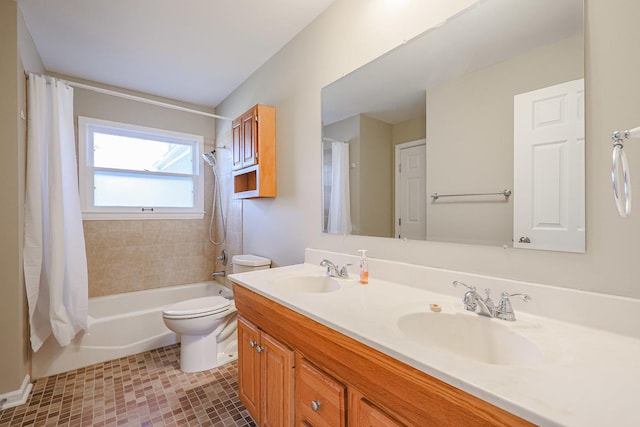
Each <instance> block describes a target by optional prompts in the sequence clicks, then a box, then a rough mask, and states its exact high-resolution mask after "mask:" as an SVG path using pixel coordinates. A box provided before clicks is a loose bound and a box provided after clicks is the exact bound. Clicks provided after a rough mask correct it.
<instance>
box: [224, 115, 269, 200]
mask: <svg viewBox="0 0 640 427" xmlns="http://www.w3.org/2000/svg"><path fill="white" fill-rule="evenodd" d="M231 128H232V140H233V143H232V169H233V173H232V174H233V194H234V197H235V198H236V199H249V198H256V197H275V196H276V113H275V109H274V108H273V107H268V106H266V105H261V104H258V105H256V106H254V107H253V108H251V109H250V110H248V111H246V112H245V113H244V114H242V115H241V116H240V117H238V118H237V119H235V120H234V121H233V123H232V125H231Z"/></svg>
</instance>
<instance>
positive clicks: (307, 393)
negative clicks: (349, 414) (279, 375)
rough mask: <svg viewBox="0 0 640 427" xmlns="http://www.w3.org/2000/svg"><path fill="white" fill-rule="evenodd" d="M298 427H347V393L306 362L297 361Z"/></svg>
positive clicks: (301, 359)
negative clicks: (345, 426)
mask: <svg viewBox="0 0 640 427" xmlns="http://www.w3.org/2000/svg"><path fill="white" fill-rule="evenodd" d="M296 359H297V361H296V379H295V381H296V387H295V388H296V403H295V405H296V425H297V426H313V427H323V426H326V427H339V426H340V427H344V425H345V422H346V411H345V406H346V390H345V387H344V385H342V384H340V383H339V382H337V381H336V380H334V379H333V378H331V377H330V376H329V375H327V374H326V373H324V372H322V371H321V370H319V369H318V368H316V367H315V366H313V365H312V364H311V363H309V362H308V361H307V360H306V359H303V358H302V357H296Z"/></svg>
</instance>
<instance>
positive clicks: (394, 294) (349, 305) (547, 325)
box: [230, 264, 640, 426]
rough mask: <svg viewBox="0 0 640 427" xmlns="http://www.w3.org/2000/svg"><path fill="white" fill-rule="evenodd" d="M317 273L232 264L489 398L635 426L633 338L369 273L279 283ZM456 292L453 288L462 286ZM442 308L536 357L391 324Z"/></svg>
mask: <svg viewBox="0 0 640 427" xmlns="http://www.w3.org/2000/svg"><path fill="white" fill-rule="evenodd" d="M292 275H294V276H295V275H301V276H323V275H324V269H323V268H321V267H319V266H317V265H311V264H299V265H294V266H288V267H280V268H274V269H270V270H260V271H255V272H249V273H240V274H234V275H232V276H230V279H231V280H232V281H234V282H237V283H240V284H242V285H244V286H246V287H247V288H249V289H251V290H253V291H255V292H257V293H259V294H261V295H263V296H265V297H267V298H270V299H272V300H274V301H276V302H279V303H280V304H282V305H284V306H286V307H288V308H290V309H292V310H294V311H296V312H298V313H300V314H303V315H306V316H308V317H310V318H312V319H314V320H316V321H318V322H319V323H322V324H324V325H326V326H328V327H330V328H332V329H335V330H336V331H339V332H341V333H343V334H345V335H347V336H349V337H351V338H354V339H356V340H358V341H360V342H362V343H364V344H367V345H369V346H371V347H373V348H375V349H377V350H379V351H381V352H383V353H385V354H387V355H389V356H391V357H394V358H396V359H398V360H401V361H403V362H405V363H406V364H408V365H411V366H413V367H415V368H417V369H419V370H421V371H423V372H425V373H426V374H429V375H431V376H434V377H436V378H438V379H440V380H442V381H444V382H446V383H449V384H451V385H453V386H455V387H457V388H459V389H461V390H464V391H466V392H468V393H470V394H472V395H474V396H477V397H479V398H481V399H483V400H485V401H487V402H489V403H492V404H494V405H496V406H498V407H500V408H503V409H505V410H506V411H509V412H511V413H514V414H516V415H518V416H520V417H522V418H524V419H527V420H529V421H530V422H533V423H535V424H539V425H544V426H555V425H558V426H560V425H562V426H565V425H566V426H603V425H616V426H632V425H640V416H638V415H637V409H636V406H635V405H637V404H638V402H637V400H638V397H640V340H638V339H636V338H633V337H628V336H625V335H619V334H615V333H611V332H606V331H604V330H600V329H595V328H590V327H584V326H580V325H576V324H572V323H568V322H562V321H558V320H553V319H550V318H546V317H540V316H535V315H531V314H527V313H523V312H519V311H518V309H517V308H516V310H515V311H516V317H517V320H516V321H515V322H506V321H503V320H499V319H488V318H482V317H480V316H478V315H476V314H473V313H469V312H466V311H464V309H463V306H462V302H461V299H460V298H459V297H454V296H451V295H445V294H441V293H436V292H433V291H430V290H426V289H421V288H416V287H414V286H406V285H402V284H398V283H393V282H390V281H385V280H377V279H376V278H370V280H369V284H368V285H360V284H359V283H358V282H357V280H353V279H350V280H344V279H338V282H339V283H340V284H341V288H340V289H339V290H338V291H335V292H327V293H304V292H291V291H284V290H278V289H277V288H275V287H274V286H273V285H272V283H274V282H277V280H278V278H279V277H283V276H292ZM463 293H464V291H463V290H462V289H461V290H460V295H462V294H463ZM433 303H436V304H439V305H440V306H441V307H442V313H458V314H460V315H468V316H473V317H477V320H478V321H489V322H500V324H501V325H505V326H506V327H508V328H509V329H511V330H513V331H514V332H517V333H518V334H520V335H522V336H525V337H527V338H529V339H530V340H531V341H534V342H535V343H536V344H537V345H538V346H539V347H540V348H541V349H542V351H543V353H544V359H543V361H542V362H540V363H538V364H534V365H526V364H525V365H522V366H510V365H494V364H489V363H483V362H479V361H475V360H473V359H469V358H466V357H464V356H460V355H455V354H452V353H449V352H445V351H442V350H437V349H434V348H431V347H428V346H426V345H424V344H420V343H417V342H415V341H413V340H412V339H411V338H409V337H408V336H406V335H405V334H404V333H403V332H402V331H401V330H400V329H399V327H398V325H397V320H398V318H399V317H401V316H402V315H403V314H408V313H414V312H428V311H429V304H433Z"/></svg>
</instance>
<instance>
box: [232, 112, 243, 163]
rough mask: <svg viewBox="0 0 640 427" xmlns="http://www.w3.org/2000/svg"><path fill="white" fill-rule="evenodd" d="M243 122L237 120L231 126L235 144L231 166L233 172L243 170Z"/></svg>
mask: <svg viewBox="0 0 640 427" xmlns="http://www.w3.org/2000/svg"><path fill="white" fill-rule="evenodd" d="M241 124H242V120H240V119H236V120H234V121H233V123H232V124H231V128H232V129H231V132H232V136H233V142H232V146H231V162H232V164H231V166H232V169H233V170H237V169H240V168H242V135H241V132H242V126H241Z"/></svg>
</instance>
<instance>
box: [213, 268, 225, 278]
mask: <svg viewBox="0 0 640 427" xmlns="http://www.w3.org/2000/svg"><path fill="white" fill-rule="evenodd" d="M226 275H227V272H226V271H224V270H222V271H214V272H213V273H211V277H224V276H226Z"/></svg>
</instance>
